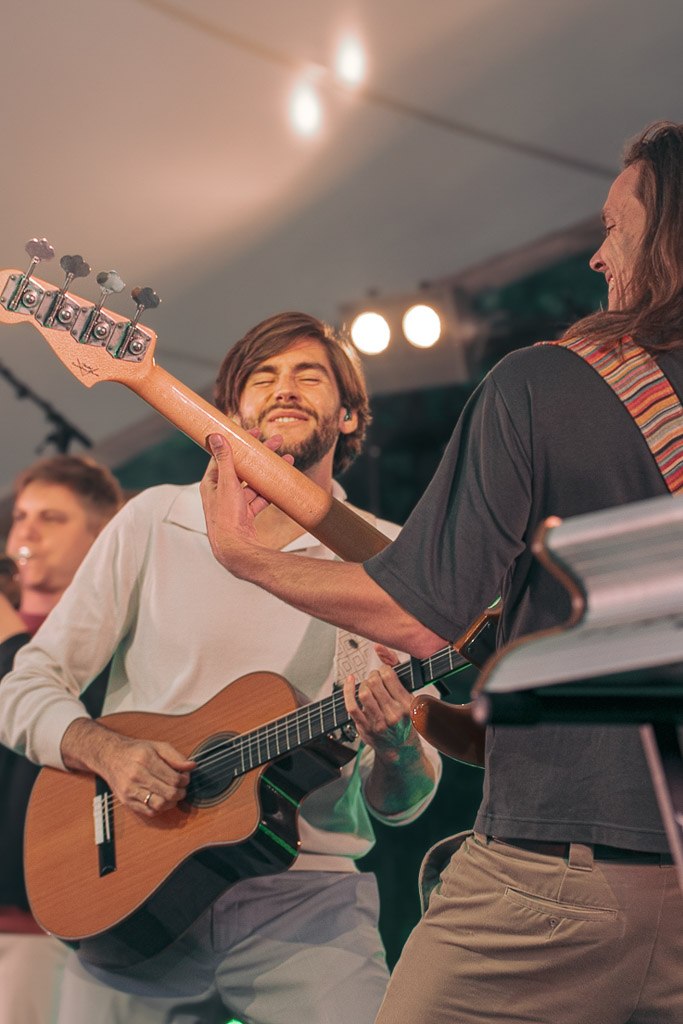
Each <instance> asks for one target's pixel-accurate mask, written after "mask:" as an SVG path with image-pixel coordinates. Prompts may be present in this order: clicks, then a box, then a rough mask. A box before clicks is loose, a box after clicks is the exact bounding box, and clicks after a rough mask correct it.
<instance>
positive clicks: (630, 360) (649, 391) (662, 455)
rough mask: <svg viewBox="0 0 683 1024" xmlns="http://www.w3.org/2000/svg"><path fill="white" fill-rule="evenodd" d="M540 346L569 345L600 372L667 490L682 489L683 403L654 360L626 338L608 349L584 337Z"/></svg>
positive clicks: (674, 492) (672, 492)
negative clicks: (627, 412)
mask: <svg viewBox="0 0 683 1024" xmlns="http://www.w3.org/2000/svg"><path fill="white" fill-rule="evenodd" d="M540 344H542V345H561V346H562V347H563V348H568V349H570V350H571V351H572V352H575V353H576V354H577V355H578V356H581V358H582V359H585V361H586V362H587V363H588V364H589V365H590V366H592V367H593V369H594V370H595V371H596V372H597V373H599V374H600V376H601V377H602V379H603V380H604V381H605V382H606V383H607V384H609V386H610V387H611V389H612V391H613V392H614V393H615V395H616V396H617V398H618V399H619V400H620V401H621V402H622V403H623V404H624V405H625V406H626V408H627V409H628V411H629V412H630V414H631V416H632V417H633V419H634V420H635V423H636V425H637V427H638V429H639V430H640V432H641V434H642V435H643V437H644V439H645V441H646V442H647V445H648V448H649V449H650V451H651V453H652V456H653V458H654V460H655V462H656V463H657V466H658V468H659V471H660V473H661V474H662V477H663V478H664V482H665V484H666V486H667V487H668V489H669V491H670V492H671V494H680V493H681V492H683V406H682V405H681V403H680V401H679V399H678V396H677V394H676V392H675V391H674V389H673V388H672V387H671V384H670V383H669V380H668V378H667V377H665V375H664V374H663V373H662V371H661V369H660V368H659V364H658V363H657V362H656V360H655V359H653V358H652V356H651V355H650V354H649V353H648V352H646V351H645V350H644V349H642V348H641V347H640V345H636V343H635V342H634V341H633V340H632V339H631V338H623V339H622V341H621V344H620V345H617V346H616V347H614V348H611V349H608V350H606V349H604V348H603V347H602V346H601V345H598V344H596V343H595V342H593V341H590V340H589V339H587V338H569V339H567V340H564V339H563V340H561V341H554V342H553V341H551V342H541V343H540Z"/></svg>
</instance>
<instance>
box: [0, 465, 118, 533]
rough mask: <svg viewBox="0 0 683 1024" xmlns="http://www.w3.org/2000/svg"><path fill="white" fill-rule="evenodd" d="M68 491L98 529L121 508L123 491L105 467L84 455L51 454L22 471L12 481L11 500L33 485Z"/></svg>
mask: <svg viewBox="0 0 683 1024" xmlns="http://www.w3.org/2000/svg"><path fill="white" fill-rule="evenodd" d="M36 481H38V482H40V483H46V484H60V485H61V486H62V487H66V488H68V490H70V491H72V492H73V493H74V494H75V495H76V497H77V498H79V499H80V501H81V504H82V505H83V507H84V508H85V509H86V511H87V512H88V513H89V515H90V516H91V517H92V519H93V522H94V524H95V525H96V526H97V527H98V528H101V527H102V526H104V524H105V523H107V522H108V521H109V520H110V519H111V517H112V516H113V515H114V514H115V513H116V512H118V510H119V509H120V508H121V506H122V505H123V501H124V498H123V491H122V490H121V487H120V486H119V482H118V480H117V479H116V477H115V476H114V475H113V473H111V472H110V471H109V470H108V469H107V467H106V466H102V465H101V464H100V463H99V462H95V460H94V459H89V458H87V457H86V456H85V455H53V456H51V457H50V458H46V459H40V460H39V461H38V462H34V463H33V464H32V465H31V466H28V467H27V468H26V469H24V470H22V472H21V473H19V475H18V476H17V477H16V479H15V481H14V498H15V500H16V499H17V498H18V497H19V495H20V494H21V492H22V491H23V490H24V488H25V487H27V486H28V485H29V484H32V483H34V482H36Z"/></svg>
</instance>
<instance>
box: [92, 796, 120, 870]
mask: <svg viewBox="0 0 683 1024" xmlns="http://www.w3.org/2000/svg"><path fill="white" fill-rule="evenodd" d="M113 800H114V797H113V794H112V791H111V790H110V788H109V786H108V785H107V783H106V782H105V781H104V779H101V778H100V777H99V776H96V778H95V796H94V797H93V802H92V811H93V826H94V836H95V845H96V846H97V852H98V856H99V862H100V878H103V877H104V875H109V874H111V872H112V871H116V846H115V844H114V808H113Z"/></svg>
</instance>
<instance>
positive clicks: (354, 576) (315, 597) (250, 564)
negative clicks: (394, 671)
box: [229, 545, 444, 658]
mask: <svg viewBox="0 0 683 1024" xmlns="http://www.w3.org/2000/svg"><path fill="white" fill-rule="evenodd" d="M229 568H230V571H231V572H232V573H233V574H234V575H236V576H239V577H241V578H243V579H248V580H249V581H250V582H252V583H255V584H256V585H257V586H259V587H262V588H263V589H264V590H267V591H269V592H270V593H271V594H274V595H275V596H276V597H279V598H280V599H281V600H282V601H285V602H286V603H287V604H291V605H293V606H294V607H295V608H298V609H299V610H300V611H303V612H306V613H307V614H309V615H312V616H314V617H315V618H318V619H323V620H324V621H325V622H331V623H332V624H333V625H335V626H340V627H341V628H342V629H348V630H350V631H351V632H354V633H358V634H360V635H361V636H365V637H367V638H368V639H369V640H373V641H376V642H378V643H383V644H386V645H387V646H388V647H394V648H398V649H399V650H402V651H406V652H407V653H409V654H412V655H414V656H415V657H422V658H424V657H427V655H429V654H432V653H433V652H434V651H436V650H439V649H440V648H442V647H443V646H444V640H443V639H442V638H441V637H439V636H437V635H436V634H435V633H433V632H432V631H431V630H429V629H427V628H426V627H425V626H423V625H422V623H421V622H419V621H418V620H417V619H415V618H414V617H413V616H412V615H410V614H409V613H408V612H407V611H406V610H405V609H404V608H402V607H401V605H399V604H398V603H397V602H396V601H394V599H393V598H392V597H391V596H390V595H389V594H387V592H386V591H385V590H382V588H381V587H380V586H379V585H378V584H377V583H375V581H374V580H373V579H371V578H370V576H368V574H367V573H366V572H365V569H364V568H363V566H362V565H360V564H359V563H356V562H321V561H320V560H319V559H314V558H306V557H302V556H300V555H296V554H292V553H289V552H284V551H272V550H270V549H267V548H262V547H259V546H257V545H253V546H252V545H250V546H248V547H246V546H245V547H244V548H242V549H241V550H240V552H239V557H236V558H235V559H234V560H232V561H231V563H230V566H229Z"/></svg>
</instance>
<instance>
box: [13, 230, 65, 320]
mask: <svg viewBox="0 0 683 1024" xmlns="http://www.w3.org/2000/svg"><path fill="white" fill-rule="evenodd" d="M24 249H25V250H26V252H27V253H28V254H29V256H30V257H31V262H30V264H29V268H28V270H27V271H26V273H25V274H24V279H23V281H22V282H21V287H20V288H19V291H18V292H17V293H16V295H15V296H14V298H13V299H12V300H11V301H10V303H9V304H8V306H7V308H8V309H11V310H14V309H16V308H17V306H18V305H19V303H20V302H21V300H22V298H23V295H24V292H25V291H26V288H27V286H28V283H29V281H30V279H31V274H32V273H33V271H34V270H35V268H36V267H37V266H38V264H39V263H40V262H41V260H51V259H53V258H54V255H55V250H54V247H53V246H51V245H50V243H49V242H48V240H47V238H29V240H28V242H27V243H26V245H25V246H24Z"/></svg>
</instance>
